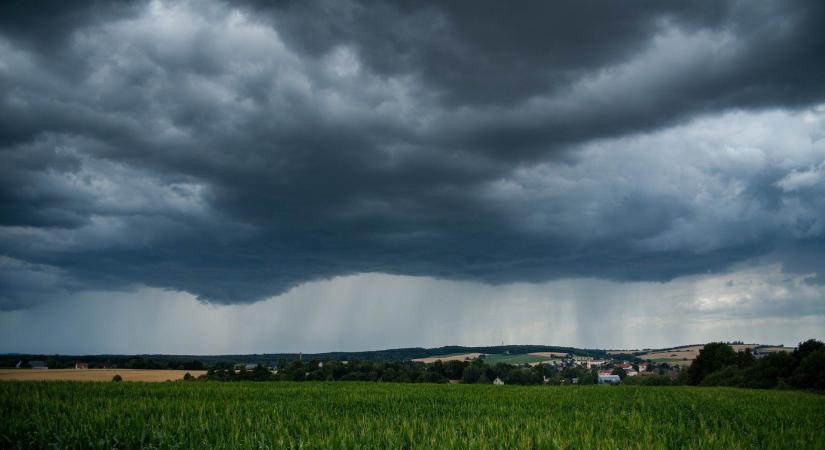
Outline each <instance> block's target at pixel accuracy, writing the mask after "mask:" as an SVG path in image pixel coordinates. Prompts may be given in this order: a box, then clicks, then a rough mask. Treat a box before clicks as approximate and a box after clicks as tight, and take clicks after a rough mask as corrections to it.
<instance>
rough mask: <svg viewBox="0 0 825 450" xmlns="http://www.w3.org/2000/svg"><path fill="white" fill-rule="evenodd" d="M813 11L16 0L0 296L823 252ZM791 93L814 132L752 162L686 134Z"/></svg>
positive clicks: (5, 97) (790, 5)
mask: <svg viewBox="0 0 825 450" xmlns="http://www.w3.org/2000/svg"><path fill="white" fill-rule="evenodd" d="M822 23H825V4H823V3H822V2H818V1H809V2H804V1H790V2H785V1H783V2H779V1H776V2H771V1H766V2H758V3H754V2H736V1H730V2H694V3H692V4H675V3H663V2H632V3H618V2H581V1H576V2H561V3H559V2H553V3H546V2H534V3H533V2H531V3H525V4H520V5H518V6H515V5H509V4H504V3H502V2H473V3H472V5H471V4H462V3H460V2H456V3H446V4H445V3H443V2H322V1H318V2H243V3H240V4H236V3H222V2H217V1H192V2H179V3H162V2H131V3H121V2H94V1H93V2H70V3H66V2H53V3H50V2H46V3H43V2H38V3H31V2H3V5H2V6H0V200H1V202H0V255H2V259H0V273H2V275H0V276H2V277H3V279H5V280H6V281H7V282H4V283H3V284H2V286H3V287H2V288H0V291H2V292H0V308H4V309H12V308H18V307H25V306H26V305H27V304H29V303H31V302H35V301H42V300H44V299H48V298H49V295H50V294H49V293H50V292H53V291H57V290H78V289H95V288H106V289H117V288H122V287H127V286H131V285H137V284H145V285H149V286H156V287H164V288H172V289H179V290H186V291H189V292H192V293H194V294H196V295H198V296H199V297H200V298H201V299H204V300H208V301H215V302H226V303H232V302H248V301H255V300H259V299H262V298H265V297H268V296H271V295H274V294H278V293H281V292H283V291H284V290H286V289H288V288H290V287H293V286H295V285H297V284H300V283H302V282H306V281H310V280H315V279H319V278H325V277H332V276H336V275H345V274H356V273H363V272H382V273H392V274H407V275H422V276H431V277H439V278H450V279H472V280H479V281H483V282H488V283H507V282H512V281H545V280H550V279H557V278H564V277H597V278H606V279H613V280H620V281H624V280H668V279H672V278H674V277H678V276H681V275H686V274H694V273H701V272H707V271H720V270H724V269H726V268H727V267H729V266H730V265H731V264H733V263H735V262H739V261H743V260H746V259H750V258H754V257H757V256H760V255H766V254H771V255H778V257H780V258H782V259H783V260H787V261H789V264H788V267H789V269H788V270H794V271H796V272H799V273H807V272H812V273H819V272H817V271H818V270H819V271H825V270H822V268H821V266H817V264H821V263H819V262H818V259H817V258H815V257H814V258H811V257H808V256H805V255H803V253H804V251H803V250H804V248H808V249H810V248H821V246H822V245H823V244H822V242H823V216H822V214H821V211H822V210H825V208H823V206H825V205H823V200H822V198H823V196H822V195H821V194H822V193H823V189H825V188H824V187H823V184H822V183H821V179H822V177H823V174H825V169H823V167H825V166H822V165H821V164H820V163H821V161H822V159H823V154H822V144H821V142H822V140H821V139H822V137H821V134H817V133H821V131H822V130H821V128H817V127H820V126H821V121H819V122H818V120H820V119H817V118H814V119H811V120H809V121H807V122H804V120H803V119H800V117H801V115H803V114H805V111H809V112H810V111H819V110H818V109H817V108H819V107H818V106H817V105H820V104H822V103H823V102H825V82H823V80H825V58H822V57H821V56H822V55H825V33H823V31H822V30H823V27H822V25H821V24H822ZM775 110H780V111H785V113H784V114H786V115H794V114H796V115H797V116H794V117H796V118H797V119H799V120H797V122H800V123H801V122H804V123H807V124H809V125H806V126H809V127H810V129H807V128H806V129H801V128H800V129H797V128H794V130H796V131H794V132H795V133H796V134H793V136H794V139H795V137H799V136H802V138H800V139H801V140H800V141H798V142H797V141H793V140H792V139H791V138H790V137H789V138H788V139H786V140H785V141H784V142H783V143H781V145H778V146H777V145H773V143H772V142H771V141H770V136H769V135H768V136H765V135H761V134H760V135H759V136H757V137H755V138H754V140H752V141H747V142H744V141H743V143H741V148H740V150H742V149H745V150H747V149H748V148H749V147H748V145H763V144H764V146H765V153H764V155H768V157H769V158H772V159H770V161H767V162H764V163H763V164H762V165H761V166H759V167H751V166H749V165H748V164H745V163H744V162H747V161H750V160H752V158H751V159H748V158H747V157H746V158H743V159H741V160H731V161H728V160H726V159H725V158H726V156H724V155H726V153H725V152H726V151H727V150H726V148H725V146H724V145H722V144H719V147H718V148H710V149H709V148H707V147H706V146H702V145H700V144H695V142H694V138H695V139H696V142H708V139H709V138H708V135H712V136H711V137H712V138H713V139H717V141H718V142H721V140H724V139H728V138H730V139H734V140H735V139H739V138H738V137H737V136H739V134H747V133H744V132H743V131H742V129H744V127H746V124H747V123H749V121H750V119H748V118H747V117H746V118H743V117H742V116H741V115H739V116H737V114H754V115H758V114H763V112H764V111H775ZM820 112H821V111H820ZM766 114H768V113H766ZM811 114H813V113H811ZM817 114H819V112H818V113H817ZM817 117H819V116H817ZM713 118H717V119H719V120H729V122H725V123H728V124H733V125H729V126H731V127H733V128H731V129H730V130H729V131H730V132H729V133H728V132H727V131H726V130H719V129H713V130H712V131H708V129H710V128H713V126H714V125H713V123H714V122H713V120H714V119H713ZM720 118H721V119H720ZM725 118H726V119H725ZM702 120H709V121H710V122H707V124H710V125H707V126H706V125H703V124H705V123H704V122H701V121H702ZM760 120H763V122H764V123H766V124H768V125H767V126H773V125H771V123H773V122H771V121H772V120H773V119H771V118H770V117H768V118H764V117H763V118H762V119H760ZM805 120H807V119H805ZM697 121H699V122H697ZM696 123H699V124H700V125H696ZM794 123H796V122H794ZM740 125H741V127H740V128H738V129H737V128H736V127H738V126H740ZM786 129H787V127H786ZM668 130H676V131H668ZM679 130H685V131H679ZM668 133H670V134H668ZM680 133H688V134H685V135H681V134H680ZM690 133H692V134H690ZM788 133H790V131H788ZM749 136H750V135H749ZM788 136H790V135H788ZM691 145H695V147H691ZM731 145H732V144H731ZM785 145H787V148H785V147H784V146H785ZM663 146H664V147H663ZM745 150H742V151H745ZM783 152H784V153H783ZM661 155H672V158H666V157H662V156H661ZM691 155H701V156H691ZM783 161H784V162H783ZM789 161H790V162H789ZM783 164H784V165H783ZM789 164H790V165H789ZM680 167H684V168H686V169H684V170H680V169H679V168H680ZM657 171H658V173H660V174H663V175H662V177H657ZM811 180H813V181H811ZM817 180H820V181H817ZM669 183H670V184H669ZM728 194H730V197H729V198H728V197H726V195H728ZM817 211H819V212H817ZM777 217H784V218H786V219H787V220H785V219H779V218H777ZM803 242H804V243H812V244H810V245H808V244H806V245H802V244H800V243H803ZM800 255H801V256H800ZM790 261H793V263H790ZM791 268H792V269H791ZM816 277H819V278H816ZM29 279H31V280H39V281H37V282H36V283H38V285H39V286H40V287H39V288H38V289H33V288H32V287H31V286H32V285H33V284H34V283H35V281H31V282H29V281H25V280H29ZM819 279H821V275H816V276H814V277H813V278H811V280H812V281H811V282H812V283H814V282H818V281H817V280H819ZM14 280H23V281H14Z"/></svg>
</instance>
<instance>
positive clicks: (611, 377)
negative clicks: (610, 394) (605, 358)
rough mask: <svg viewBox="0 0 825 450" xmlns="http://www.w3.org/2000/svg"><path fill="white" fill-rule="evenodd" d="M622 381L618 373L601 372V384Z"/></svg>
mask: <svg viewBox="0 0 825 450" xmlns="http://www.w3.org/2000/svg"><path fill="white" fill-rule="evenodd" d="M621 381H622V379H621V378H619V376H618V375H602V374H599V384H619V383H620V382H621Z"/></svg>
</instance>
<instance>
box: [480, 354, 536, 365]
mask: <svg viewBox="0 0 825 450" xmlns="http://www.w3.org/2000/svg"><path fill="white" fill-rule="evenodd" d="M543 361H550V358H546V357H544V356H534V355H504V354H492V355H485V356H484V362H485V363H487V364H490V365H495V364H498V363H505V364H513V365H519V364H529V363H536V362H543Z"/></svg>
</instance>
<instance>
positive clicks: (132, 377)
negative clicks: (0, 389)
mask: <svg viewBox="0 0 825 450" xmlns="http://www.w3.org/2000/svg"><path fill="white" fill-rule="evenodd" d="M187 372H189V373H190V374H192V375H193V376H195V377H197V376H198V375H201V374H204V373H206V372H205V371H203V370H142V369H47V370H38V369H0V381H5V380H31V381H35V380H46V381H57V380H64V381H65V380H72V381H112V377H113V376H115V375H116V374H117V375H120V376H121V378H123V381H149V382H159V381H167V380H170V381H175V380H180V379H181V378H183V376H184V375H185V374H186V373H187Z"/></svg>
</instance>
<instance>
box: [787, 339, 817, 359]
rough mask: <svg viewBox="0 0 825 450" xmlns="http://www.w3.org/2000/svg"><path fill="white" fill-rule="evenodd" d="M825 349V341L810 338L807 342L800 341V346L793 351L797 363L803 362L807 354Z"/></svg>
mask: <svg viewBox="0 0 825 450" xmlns="http://www.w3.org/2000/svg"><path fill="white" fill-rule="evenodd" d="M823 349H825V343H822V342H820V341H817V340H816V339H808V340H807V341H805V342H800V343H799V346H797V347H796V349H795V350H794V351H793V353H792V356H793V357H794V359H796V361H797V363H801V362H802V360H803V359H805V357H806V356H808V355H810V354H811V353H814V352H816V351H819V350H823Z"/></svg>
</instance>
